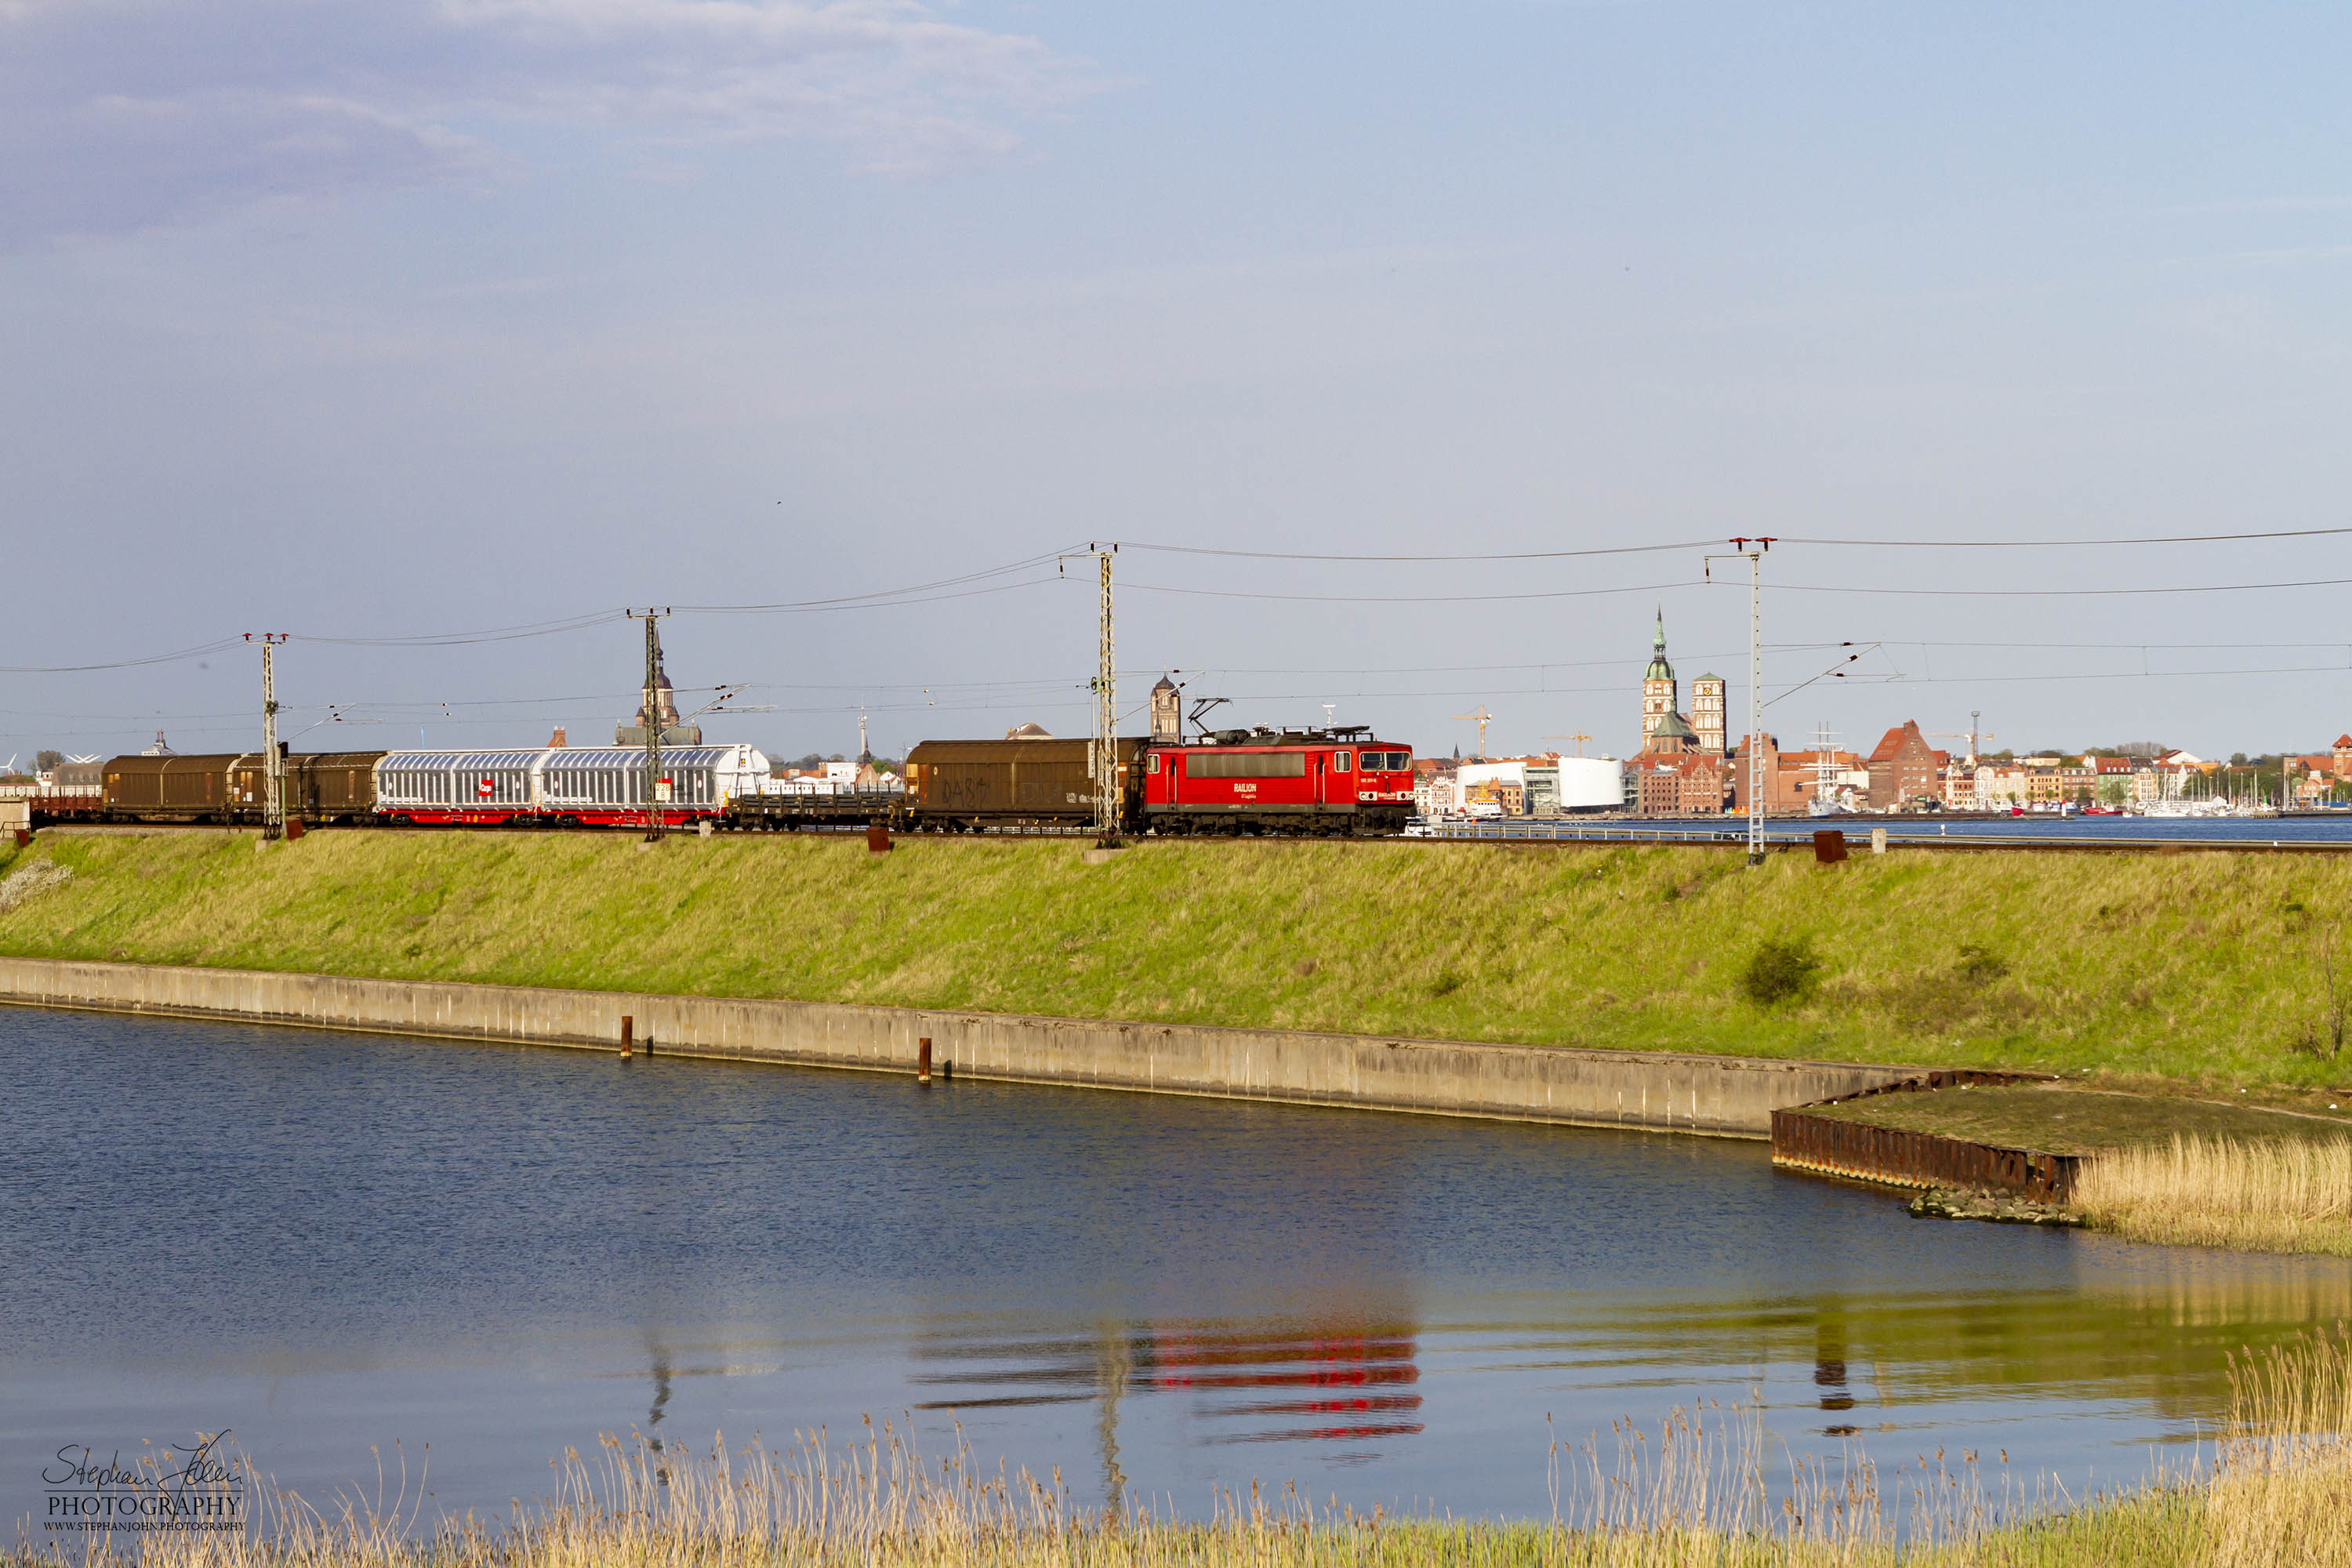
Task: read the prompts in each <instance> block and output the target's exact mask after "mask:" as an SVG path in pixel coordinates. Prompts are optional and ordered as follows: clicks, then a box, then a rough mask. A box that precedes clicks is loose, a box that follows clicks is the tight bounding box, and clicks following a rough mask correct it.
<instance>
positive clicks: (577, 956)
mask: <svg viewBox="0 0 2352 1568" xmlns="http://www.w3.org/2000/svg"><path fill="white" fill-rule="evenodd" d="M49 861H53V862H55V863H57V864H58V865H62V866H65V867H67V868H70V869H71V871H72V873H73V876H72V879H71V880H70V881H68V882H67V883H65V884H64V885H62V886H58V887H54V888H51V889H47V890H46V891H42V892H38V893H37V894H35V895H33V896H32V897H30V898H27V899H26V900H23V901H22V902H20V903H19V904H17V905H16V907H15V908H13V909H10V910H5V912H0V952H7V953H13V954H20V955H35V956H46V957H63V958H97V959H117V960H129V961H136V962H142V963H192V964H208V965H217V966H224V967H230V968H252V969H284V970H303V971H319V972H330V973H345V974H354V975H370V976H393V977H407V978H430V979H451V980H473V981H488V982H498V983H505V984H536V985H558V986H581V987H591V988H599V989H618V990H644V991H663V992H687V993H698V994H715V995H742V996H775V997H797V998H807V999H816V1000H826V1001H837V1002H859V1003H873V1004H883V1005H922V1006H934V1007H956V1008H973V1009H983V1010H992V1011H1002V1012H1024V1013H1045V1014H1058V1015H1066V1016H1086V1017H1113V1018H1133V1019H1142V1020H1165V1021H1170V1022H1177V1021H1182V1022H1192V1023H1208V1024H1229V1025H1242V1026H1272V1027H1280V1028H1304V1029H1331V1030H1342V1031H1349V1032H1360V1033H1370V1034H1395V1035H1403V1036H1420V1037H1450V1038H1465V1039H1484V1040H1496V1041H1517V1042H1528V1043H1539V1044H1559V1045H1577V1046H1595V1047H1640V1048H1655V1049H1668V1050H1687V1051H1724V1052H1746V1053H1753V1054H1757V1055H1764V1056H1776V1057H1816V1058H1847V1059H1862V1060H1878V1061H1903V1062H1918V1063H1928V1064H1938V1065H1973V1066H1988V1067H2007V1068H2042V1069H2051V1070H2061V1071H2078V1070H2085V1071H2086V1070H2096V1071H2100V1072H2105V1073H2107V1074H2112V1075H2120V1076H2121V1077H2124V1078H2128V1077H2130V1076H2131V1075H2154V1076H2161V1077H2164V1078H2167V1079H2171V1080H2174V1081H2176V1082H2181V1081H2189V1082H2202V1083H2206V1084H2208V1085H2219V1086H2224V1087H2228V1088H2230V1089H2232V1091H2233V1090H2234V1087H2235V1086H2238V1085H2255V1086H2280V1089H2281V1092H2284V1091H2285V1090H2295V1091H2308V1090H2311V1089H2318V1088H2320V1087H2322V1086H2325V1085H2328V1084H2332V1083H2336V1082H2342V1081H2346V1080H2347V1079H2352V1063H2346V1062H2339V1061H2336V1060H2331V1059H2326V1058H2321V1057H2319V1056H2316V1055H2315V1054H2312V1053H2311V1052H2310V1051H2309V1050H2308V1049H2307V1048H2304V1047H2299V1046H2298V1042H2299V1041H2303V1040H2306V1039H2308V1038H2311V1037H2315V1036H2316V1037H2322V1038H2324V1037H2326V1016H2327V1011H2328V1005H2329V1004H2328V993H2327V989H2326V980H2325V975H2324V968H2323V963H2322V958H2323V953H2324V952H2325V951H2326V947H2327V944H2328V943H2330V942H2333V941H2334V940H2335V932H2336V930H2337V929H2338V928H2339V927H2340V926H2341V924H2342V923H2343V921H2344V920H2345V916H2346V913H2347V910H2352V859H2346V860H2339V859H2336V858H2326V857H2317V856H2270V855H2255V854H2245V855H2237V854H2195V855H2179V854H2174V855H2165V854H2148V855H2144V856H2142V855H2112V856H2087V855H2063V856H2062V855H2035V854H2031V853H2015V854H2002V853H1985V852H1975V853H1968V854H1959V853H1954V854H1951V855H1942V854H1938V853H1936V852H1934V851H1908V852H1906V853H1903V854H1901V855H1891V856H1886V857H1884V858H1880V857H1867V856H1865V857H1861V858H1856V859H1854V860H1853V861H1849V862H1847V863H1846V864H1844V865H1843V866H1833V867H1823V866H1817V865H1815V864H1814V863H1813V862H1812V860H1811V858H1810V857H1803V856H1798V855H1783V856H1775V857H1774V858H1771V859H1770V861H1769V863H1768V864H1767V865H1765V866H1764V867H1763V868H1760V869H1759V870H1755V871H1752V872H1751V871H1748V870H1745V869H1744V868H1742V864H1741V859H1740V857H1739V856H1738V854H1737V853H1732V852H1726V851H1723V850H1717V849H1710V848H1696V847H1671V846H1630V845H1624V846H1586V847H1568V848H1559V849H1551V848H1540V849H1526V848H1511V847H1498V846H1482V845H1443V846H1438V845H1425V844H1408V843H1392V844H1375V845H1327V844H1313V843H1281V842H1271V843H1255V844H1252V843H1244V844H1223V843H1218V844H1182V843H1145V844H1142V845H1139V846H1138V847H1134V848H1131V849H1129V850H1128V851H1126V852H1125V853H1123V854H1122V855H1120V856H1119V857H1118V858H1117V860H1116V861H1115V862H1114V863H1113V864H1111V865H1108V866H1099V867H1089V866H1087V865H1084V864H1083V863H1082V861H1081V859H1080V854H1079V847H1078V846H1077V845H1076V844H1073V843H1070V842H1067V841H1037V840H1029V841H1022V840H1011V839H1003V840H989V839H925V838H911V839H901V840H900V841H899V844H898V848H897V849H896V850H895V851H894V852H893V853H891V854H889V855H887V856H868V855H867V854H866V850H865V848H864V847H863V844H862V842H861V841H859V840H856V839H846V838H835V837H827V838H803V837H782V836H777V837H719V838H716V839H709V840H700V839H695V838H691V837H688V838H681V839H674V840H672V841H670V842H669V843H667V844H666V845H664V846H663V847H660V848H658V849H656V850H651V851H641V850H640V848H639V847H638V845H637V843H636V841H635V839H633V838H631V837H628V836H626V835H614V836H611V837H600V836H593V835H563V836H547V837H538V836H533V835H528V834H493V833H481V834H446V835H427V834H404V835H389V834H376V833H369V832H359V831H349V832H339V833H314V834H312V835H310V837H306V838H304V839H303V840H301V841H300V842H299V843H296V844H290V845H285V846H281V847H277V848H275V849H273V850H271V851H270V852H268V853H267V854H257V853H256V852H255V849H254V846H253V841H252V839H251V838H250V837H245V836H228V835H212V834H172V835H161V836H148V837H115V836H103V837H102V836H95V835H93V836H79V835H69V834H56V833H48V834H44V835H43V836H42V837H41V838H40V839H39V840H37V843H36V845H35V847H33V848H32V849H30V850H26V851H8V852H0V878H5V877H6V876H8V875H9V874H11V873H12V872H14V871H16V870H20V869H23V868H25V867H26V866H27V865H29V864H32V863H35V862H49ZM0 903H5V896H0ZM1767 940H1775V941H1784V942H1795V943H1801V944H1802V945H1803V946H1804V947H1805V948H1806V949H1807V950H1808V951H1809V952H1811V954H1812V955H1813V956H1815V957H1816V958H1818V960H1819V961H1820V967H1819V969H1818V970H1817V971H1814V972H1811V973H1810V974H1809V975H1808V976H1807V977H1806V982H1805V984H1804V986H1803V988H1802V990H1801V992H1800V993H1799V994H1796V995H1793V996H1791V997H1789V998H1787V999H1785V1000H1781V1001H1778V1002H1771V1003H1760V1002H1758V1001H1756V1000H1753V999H1751V997H1750V996H1749V994H1748V989H1747V986H1746V984H1745V977H1746V975H1747V973H1748V968H1749V965H1750V963H1751V961H1752V960H1753V959H1754V957H1755V955H1756V952H1757V951H1758V949H1759V945H1760V944H1761V943H1763V942H1766V941H1767ZM2338 967H2339V969H2341V968H2343V967H2344V966H2343V965H2340V964H2339V965H2338Z"/></svg>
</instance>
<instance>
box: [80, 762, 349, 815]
mask: <svg viewBox="0 0 2352 1568" xmlns="http://www.w3.org/2000/svg"><path fill="white" fill-rule="evenodd" d="M382 756H383V752H299V753H295V754H291V755H289V756H288V757H287V759H286V815H287V816H289V817H294V818H297V819H299V820H300V821H303V822H314V823H318V822H337V821H367V820H370V819H371V818H372V817H373V813H374V809H375V764H376V760H377V759H378V758H380V757H382ZM104 773H105V785H106V794H105V800H104V805H103V807H102V815H104V816H107V817H108V818H110V819H111V820H116V821H132V822H217V823H245V822H252V823H258V822H259V821H260V820H261V806H262V795H263V791H264V787H265V782H266V781H265V779H264V777H263V773H262V755H261V753H260V752H215V753H213V754H211V755H207V756H200V757H144V756H130V757H116V758H113V759H111V760H110V761H109V762H108V763H106V765H105V770H104Z"/></svg>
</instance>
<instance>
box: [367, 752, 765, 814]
mask: <svg viewBox="0 0 2352 1568" xmlns="http://www.w3.org/2000/svg"><path fill="white" fill-rule="evenodd" d="M768 773H769V769H768V759H767V758H766V757H765V756H764V755H762V754H761V752H759V751H758V750H757V749H756V748H754V747H751V746H677V747H669V746H665V747H664V748H662V752H661V772H660V773H659V774H658V775H657V776H656V779H655V781H654V802H655V804H656V805H659V806H660V807H661V810H662V816H663V817H664V818H665V820H667V821H669V822H672V823H680V822H696V821H700V820H702V819H704V818H709V819H711V820H714V821H716V820H718V819H719V818H720V817H722V816H724V815H725V813H726V811H727V807H728V805H729V804H730V802H732V801H733V800H735V799H737V798H738V797H740V796H745V795H757V794H758V793H759V791H760V786H761V784H762V783H763V782H765V780H766V779H767V777H768ZM375 810H376V815H377V816H380V817H382V818H383V819H384V820H385V821H388V822H395V823H404V824H405V823H446V824H453V825H454V824H470V825H474V826H501V825H505V824H536V825H541V826H551V827H593V826H635V825H636V824H640V823H643V822H644V821H645V819H646V752H645V748H644V747H642V746H568V747H567V746H554V747H545V748H541V749H540V750H537V751H529V752H384V753H383V759H382V761H381V762H379V763H377V765H376V795H375Z"/></svg>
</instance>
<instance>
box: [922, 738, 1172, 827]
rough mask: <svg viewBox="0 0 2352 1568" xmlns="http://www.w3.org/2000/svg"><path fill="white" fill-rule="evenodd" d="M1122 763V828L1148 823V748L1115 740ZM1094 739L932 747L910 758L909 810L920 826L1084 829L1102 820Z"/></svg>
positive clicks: (927, 743) (1137, 741) (946, 743)
mask: <svg viewBox="0 0 2352 1568" xmlns="http://www.w3.org/2000/svg"><path fill="white" fill-rule="evenodd" d="M1113 744H1114V746H1115V747H1116V748H1117V752H1116V755H1117V759H1118V797H1119V810H1118V823H1119V826H1121V827H1122V828H1123V829H1129V830H1132V829H1133V828H1134V826H1136V825H1137V824H1138V823H1139V821H1140V820H1141V818H1142V805H1143V800H1142V771H1141V770H1140V769H1139V768H1138V767H1137V766H1136V765H1135V762H1136V759H1137V757H1138V756H1139V755H1140V754H1141V752H1142V750H1143V747H1144V742H1142V741H1141V740H1140V739H1138V738H1135V737H1132V736H1124V737H1121V738H1120V739H1119V740H1118V741H1116V742H1113ZM1093 749H1094V742H1091V741H1045V740H1041V741H925V742H923V743H922V744H921V745H919V746H917V747H916V748H915V749H914V750H913V751H911V752H908V753H907V810H908V813H909V815H911V816H913V817H914V819H915V821H916V824H917V826H935V827H987V826H1017V825H1022V824H1036V825H1040V826H1069V827H1084V826H1087V824H1089V823H1091V822H1093V821H1094V819H1095V786H1094V778H1093V776H1092V774H1091V773H1090V772H1089V771H1088V763H1089V760H1090V753H1091V752H1092V751H1093Z"/></svg>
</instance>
